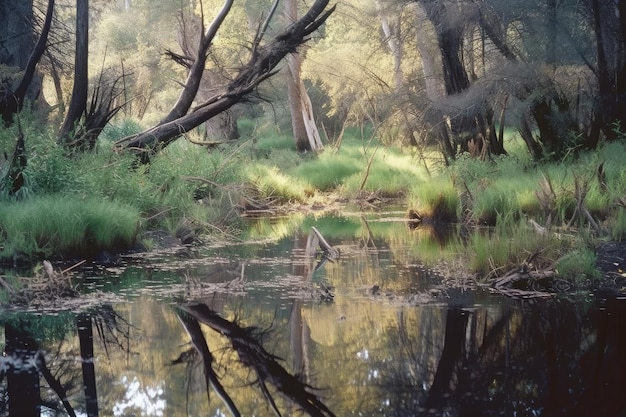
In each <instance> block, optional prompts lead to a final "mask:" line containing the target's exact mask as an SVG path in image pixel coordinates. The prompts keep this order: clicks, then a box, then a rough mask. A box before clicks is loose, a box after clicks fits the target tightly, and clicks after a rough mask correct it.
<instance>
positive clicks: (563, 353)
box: [0, 299, 626, 417]
mask: <svg viewBox="0 0 626 417" xmlns="http://www.w3.org/2000/svg"><path fill="white" fill-rule="evenodd" d="M442 308H444V311H443V314H439V313H441V312H442V311H441V309H434V308H433V309H432V311H435V312H437V314H438V316H437V317H441V321H438V320H435V319H433V320H425V321H422V322H421V324H420V326H421V327H420V329H415V328H412V327H411V326H412V325H411V322H410V320H408V318H407V317H406V314H407V311H409V310H406V309H399V310H398V313H397V314H398V315H399V316H398V320H397V323H398V326H397V327H396V328H392V329H389V330H388V333H387V334H386V335H384V336H382V335H381V337H385V338H386V340H387V341H388V342H387V343H389V346H388V347H386V349H387V352H388V354H387V356H386V357H385V358H386V359H384V360H382V359H381V360H380V361H376V360H372V362H370V363H368V364H367V366H369V368H370V369H376V370H377V372H378V373H379V374H380V378H379V379H377V380H376V382H375V386H371V388H370V389H371V391H368V394H367V396H366V397H364V398H363V404H365V405H364V406H363V407H364V408H363V409H362V410H359V412H360V413H361V415H364V416H398V417H400V416H402V417H404V416H433V415H435V416H437V415H441V416H442V415H446V416H468V417H469V416H501V415H504V416H622V415H625V414H624V413H625V412H626V395H624V392H623V387H624V386H626V300H624V299H611V300H609V301H601V302H600V305H599V306H594V307H591V304H588V305H582V304H581V303H577V302H573V301H570V300H566V299H551V300H538V301H537V300H536V301H519V302H509V304H508V305H502V306H499V307H498V308H492V309H487V308H484V307H478V306H475V305H456V306H454V305H450V306H447V307H442ZM174 310H175V313H176V316H177V317H178V319H179V321H180V323H181V325H182V326H183V328H184V330H185V333H186V334H187V335H188V336H189V339H190V340H191V347H190V348H189V349H184V350H182V351H180V352H178V353H177V352H173V351H172V352H166V354H171V355H172V356H173V357H176V359H174V360H173V361H172V364H173V365H179V364H192V363H193V364H196V366H197V365H198V364H199V365H200V368H196V369H201V370H202V372H203V374H204V385H205V389H206V392H207V396H208V397H211V396H212V395H217V397H219V399H220V402H221V403H222V404H224V405H225V406H226V408H227V409H228V410H229V414H230V415H233V416H238V415H240V411H239V409H240V406H242V407H241V408H245V407H243V405H244V404H238V403H236V401H242V397H241V396H236V395H233V392H231V391H233V390H236V389H237V388H233V386H232V385H230V386H229V385H228V384H224V378H225V377H226V376H227V375H228V368H229V366H224V364H220V363H219V358H224V357H228V358H232V357H236V358H237V360H238V362H239V363H240V364H241V366H242V367H243V368H244V369H247V374H248V375H249V376H250V377H249V378H248V383H250V384H251V385H252V386H254V387H255V389H254V391H255V392H256V396H257V397H258V398H259V399H262V401H264V402H265V403H266V404H267V406H268V409H269V410H272V412H273V413H274V414H276V415H289V413H290V412H292V411H293V408H297V409H299V410H300V413H304V414H307V415H310V416H320V417H330V416H334V415H335V413H336V412H337V411H331V408H334V407H335V406H336V405H339V406H340V405H341V404H338V403H337V401H336V399H334V395H339V392H340V390H341V389H342V388H343V387H336V388H335V390H336V392H335V391H326V390H325V391H323V394H324V396H325V397H327V398H326V399H325V400H324V401H322V400H321V397H320V395H319V394H320V393H321V392H320V391H319V390H316V389H315V388H313V387H312V386H310V385H309V384H308V383H307V380H308V379H307V375H306V374H307V372H308V371H307V372H302V373H293V372H290V371H288V370H287V369H286V367H285V365H284V363H283V361H282V360H280V359H279V358H277V357H276V356H275V355H274V354H273V353H272V352H271V351H270V350H267V348H266V347H265V346H264V345H265V343H263V341H264V340H267V339H266V338H267V334H266V333H264V332H261V331H259V330H258V329H254V328H251V327H245V326H242V325H240V324H239V323H238V322H237V320H227V319H225V318H224V317H222V316H221V315H220V314H218V313H217V312H216V311H215V310H213V309H211V308H210V307H209V306H208V305H207V304H204V303H195V304H183V305H180V306H178V307H174ZM423 314H424V315H427V312H423ZM71 317H73V320H68V317H61V318H59V319H58V320H57V321H58V323H56V324H54V323H52V322H50V321H46V320H44V319H42V317H40V316H37V315H34V314H24V315H19V316H14V317H9V318H3V321H2V325H3V327H4V338H5V345H4V352H3V353H4V356H3V357H2V362H1V367H0V369H1V371H2V372H1V375H0V378H1V380H0V414H1V415H8V416H20V417H28V416H39V415H41V413H42V412H44V411H45V410H47V412H52V413H54V414H55V415H70V416H72V415H87V416H97V415H99V407H103V408H102V409H103V410H104V409H106V410H110V409H111V404H108V403H107V404H104V403H101V402H100V401H102V399H99V398H98V394H99V393H98V392H97V391H96V385H97V381H98V377H99V375H98V369H99V368H98V366H97V362H96V361H94V339H95V340H97V341H98V340H99V342H101V343H104V345H105V346H106V347H105V349H106V351H107V352H112V351H113V350H121V351H124V350H125V349H126V347H125V346H126V343H125V341H126V340H128V338H129V337H130V330H131V327H130V325H129V324H128V323H126V322H125V321H124V320H123V319H122V318H121V317H120V316H119V315H117V313H116V312H115V311H114V310H113V308H111V306H104V307H102V308H101V309H92V310H89V311H87V312H83V313H79V314H74V315H73V316H71ZM433 317H434V316H433ZM42 320H43V321H42ZM38 321H40V322H38ZM55 326H58V328H57V327H55ZM44 334H45V337H46V338H47V339H50V338H52V339H55V338H56V339H58V340H63V339H64V338H66V337H67V334H71V335H72V336H71V337H74V339H73V341H70V342H69V343H70V344H71V345H73V346H78V348H79V357H80V360H79V361H78V362H73V365H72V366H65V367H59V366H58V364H54V363H52V362H54V361H51V363H50V364H48V363H47V362H46V360H47V359H46V358H49V357H51V356H52V357H54V355H57V354H59V352H51V351H48V352H44V351H43V350H42V348H41V343H40V341H39V340H40V339H41V338H42V337H43V336H42V335H44ZM439 335H440V336H441V339H440V340H442V343H439V344H438V343H436V340H435V339H438V338H439V337H440V336H439ZM264 336H265V339H264ZM213 338H221V339H223V340H224V341H225V342H226V345H227V347H226V348H222V351H220V352H219V355H218V354H216V352H213V351H211V348H210V347H209V346H210V345H211V344H210V343H207V340H214V339H213ZM184 342H185V341H184V340H181V343H184ZM310 343H311V341H310V340H309V341H308V342H307V343H306V347H307V349H305V350H304V351H303V352H300V354H299V355H296V354H294V355H293V356H294V359H295V360H294V363H297V364H296V365H295V366H294V368H295V369H298V370H304V369H305V368H309V367H310V365H311V364H310V363H308V360H309V359H307V358H304V357H301V356H306V354H307V351H308V344H310ZM59 344H60V343H59ZM303 346H304V345H303ZM223 349H227V350H228V351H230V352H231V353H232V355H226V354H225V353H224V351H223ZM292 353H293V352H292ZM149 355H150V352H145V356H146V357H149ZM389 357H393V360H389ZM216 358H218V359H216ZM94 365H96V366H94ZM305 365H306V366H305ZM341 365H342V364H341V363H337V364H336V365H335V366H336V369H337V372H338V373H340V372H341V370H340V368H341ZM354 377H356V375H355V376H354ZM333 382H334V381H324V382H322V383H323V384H324V385H326V386H333ZM354 383H355V384H357V385H359V386H367V385H368V383H367V382H366V381H355V382H354ZM360 383H362V384H363V385H360ZM51 393H53V394H51ZM279 397H280V401H279V400H278V398H279ZM235 399H237V400H235ZM98 400H100V401H98ZM105 401H111V399H110V398H107V399H105ZM207 401H209V398H207ZM286 404H290V405H289V406H287V408H285V407H286ZM329 404H334V405H333V406H330V405H329ZM381 404H383V406H381ZM176 407H178V408H184V405H181V404H178V405H177V406H176ZM51 410H53V411H51ZM353 411H354V410H353ZM337 415H339V413H338V412H337Z"/></svg>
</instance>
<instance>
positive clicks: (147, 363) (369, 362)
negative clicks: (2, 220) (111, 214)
mask: <svg viewBox="0 0 626 417" xmlns="http://www.w3.org/2000/svg"><path fill="white" fill-rule="evenodd" d="M396 217H399V215H398V216H396V214H394V213H387V214H385V215H377V216H369V217H364V216H360V215H353V216H350V215H344V216H330V217H320V218H315V217H305V216H304V215H302V216H292V217H289V218H285V219H273V220H271V221H269V220H258V221H251V225H250V231H251V232H250V233H251V238H250V241H248V242H247V243H238V244H229V245H224V244H219V243H216V242H206V244H204V245H201V246H199V247H194V248H176V249H174V250H169V251H165V252H163V251H162V252H159V253H156V254H153V255H150V256H145V255H137V256H128V257H124V258H123V259H122V260H121V261H120V262H119V263H118V264H116V265H110V266H106V267H104V266H91V267H87V268H85V269H84V270H83V271H82V272H81V273H80V274H79V276H78V277H77V281H79V282H80V283H81V285H80V287H79V289H80V290H81V292H82V293H84V294H86V295H88V298H86V299H85V300H66V301H63V302H62V303H57V305H56V306H53V307H50V306H46V308H45V309H43V307H42V306H33V307H31V308H26V309H21V310H20V309H12V310H6V311H4V312H2V313H1V314H0V319H1V320H2V330H1V336H2V339H3V340H2V341H3V344H4V357H3V358H2V362H1V369H0V371H1V375H0V376H1V378H2V379H1V381H0V383H1V384H0V390H1V392H0V394H1V395H0V414H1V415H9V416H20V417H27V416H31V415H32V416H36V415H37V416H39V415H44V416H57V415H77V416H96V415H100V416H216V417H217V416H238V415H241V416H275V415H282V416H293V415H311V416H366V417H369V416H372V417H373V416H557V415H558V416H579V415H580V416H618V415H625V414H624V412H625V410H626V394H625V393H624V387H625V386H626V385H625V382H626V299H620V298H619V297H618V298H611V299H607V298H603V297H602V296H600V295H597V294H577V295H575V296H568V297H562V296H561V297H553V298H547V299H530V300H515V299H510V298H506V297H502V296H497V295H493V294H490V293H489V291H488V289H477V288H471V287H467V286H466V285H464V283H463V281H462V280H460V279H459V280H454V279H453V280H448V281H446V282H445V283H443V282H442V278H441V276H440V274H439V273H438V272H437V271H434V270H432V269H429V268H428V267H427V266H426V265H425V263H424V259H425V258H428V259H429V262H432V260H433V258H436V253H437V251H438V250H440V249H441V245H442V244H443V243H442V241H441V237H440V236H436V235H433V234H432V233H429V232H428V231H424V230H410V229H409V228H408V227H407V225H406V224H405V223H404V222H403V221H401V219H400V218H396ZM312 226H314V227H316V228H317V229H318V230H319V231H320V232H321V234H322V235H323V236H324V237H325V238H326V240H327V241H328V243H329V244H330V245H331V246H332V247H333V248H335V249H337V250H339V251H340V256H339V258H338V259H334V260H333V259H331V260H326V259H324V257H323V256H321V255H320V251H319V245H318V244H317V243H318V242H317V241H316V240H315V239H314V236H315V235H314V234H313V233H312V232H311V230H312V229H311V228H312ZM312 246H314V249H317V251H316V252H314V251H313V250H312ZM42 309H43V310H42Z"/></svg>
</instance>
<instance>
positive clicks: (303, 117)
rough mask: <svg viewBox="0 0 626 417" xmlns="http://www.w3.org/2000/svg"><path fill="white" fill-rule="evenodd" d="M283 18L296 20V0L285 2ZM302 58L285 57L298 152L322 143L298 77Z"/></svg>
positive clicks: (293, 54) (298, 56)
mask: <svg viewBox="0 0 626 417" xmlns="http://www.w3.org/2000/svg"><path fill="white" fill-rule="evenodd" d="M285 17H286V18H287V21H288V22H289V23H293V22H296V21H297V20H298V3H297V2H296V0H287V1H285ZM302 60H303V56H302V54H301V53H299V52H295V53H292V54H290V55H289V56H288V57H287V67H288V69H289V71H288V74H289V75H288V77H287V97H288V98H289V110H290V112H291V128H292V130H293V137H294V139H295V141H296V149H297V150H298V151H300V152H305V151H310V150H320V149H321V148H322V143H321V140H320V138H319V132H318V130H317V126H316V125H315V119H314V116H313V106H312V105H311V100H310V98H309V95H308V93H307V91H306V88H305V87H304V83H303V82H302V79H301V77H300V74H301V73H302Z"/></svg>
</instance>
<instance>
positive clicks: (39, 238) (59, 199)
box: [0, 194, 140, 258]
mask: <svg viewBox="0 0 626 417" xmlns="http://www.w3.org/2000/svg"><path fill="white" fill-rule="evenodd" d="M139 222H140V216H139V213H138V212H137V210H136V209H134V208H132V207H131V206H127V205H122V204H119V203H114V202H111V201H100V200H95V199H85V200H83V199H79V198H76V197H73V196H67V195H61V194H59V195H54V196H43V197H33V198H31V199H28V200H24V201H18V202H11V203H5V204H3V205H2V206H0V233H1V235H2V240H3V242H5V243H4V245H3V246H2V247H1V249H0V258H10V257H12V256H13V255H14V254H40V255H42V256H45V257H48V256H53V257H54V256H56V257H58V256H62V255H66V254H68V253H72V254H94V253H96V252H97V251H99V250H104V249H107V250H111V249H124V248H127V247H128V246H129V245H130V244H132V242H133V241H134V239H135V237H136V234H137V231H138V229H139Z"/></svg>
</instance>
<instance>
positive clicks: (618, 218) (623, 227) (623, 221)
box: [611, 208, 626, 240]
mask: <svg viewBox="0 0 626 417" xmlns="http://www.w3.org/2000/svg"><path fill="white" fill-rule="evenodd" d="M611 224H612V227H611V237H612V238H613V239H615V240H623V239H624V238H626V209H624V208H619V209H618V210H617V212H616V213H615V215H614V218H613V221H612V222H611Z"/></svg>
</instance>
